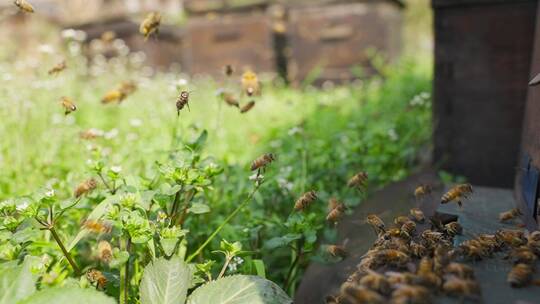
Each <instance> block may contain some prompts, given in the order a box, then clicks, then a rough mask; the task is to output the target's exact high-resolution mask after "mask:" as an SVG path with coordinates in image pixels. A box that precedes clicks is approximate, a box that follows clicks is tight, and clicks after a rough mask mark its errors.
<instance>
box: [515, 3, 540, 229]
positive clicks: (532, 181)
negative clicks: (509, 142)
mask: <svg viewBox="0 0 540 304" xmlns="http://www.w3.org/2000/svg"><path fill="white" fill-rule="evenodd" d="M534 37H535V41H534V48H533V52H532V54H533V58H532V63H531V71H530V77H529V79H531V82H530V87H529V90H528V93H527V105H526V107H525V119H524V123H523V136H522V137H521V153H520V155H521V157H520V163H519V165H518V167H519V170H518V171H517V172H518V174H517V178H516V187H515V197H516V200H517V205H518V207H520V209H521V210H522V213H523V214H524V218H525V219H526V223H527V226H528V228H529V229H530V230H532V229H538V227H540V226H539V224H540V207H539V202H538V198H539V192H538V190H539V189H540V186H539V175H540V173H539V172H540V6H539V7H538V13H537V19H536V31H535V35H534ZM524 85H525V84H524Z"/></svg>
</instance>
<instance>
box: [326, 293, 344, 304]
mask: <svg viewBox="0 0 540 304" xmlns="http://www.w3.org/2000/svg"><path fill="white" fill-rule="evenodd" d="M325 303H326V304H340V303H341V296H334V295H329V296H326V298H325Z"/></svg>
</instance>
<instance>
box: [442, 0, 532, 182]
mask: <svg viewBox="0 0 540 304" xmlns="http://www.w3.org/2000/svg"><path fill="white" fill-rule="evenodd" d="M432 4H433V8H434V12H435V79H434V107H433V108H434V113H433V115H434V129H435V130H434V146H435V147H434V161H435V163H436V164H441V165H442V168H443V169H445V170H448V171H450V172H451V173H453V174H459V175H464V176H465V177H467V178H468V179H469V181H471V182H472V183H474V184H477V185H483V186H494V187H506V188H512V186H513V183H514V176H515V172H516V171H515V167H516V160H517V158H518V150H519V146H520V137H521V130H522V119H523V113H524V107H525V100H526V94H527V87H526V85H525V86H524V84H526V83H527V82H528V80H529V79H528V78H529V68H530V63H531V49H532V46H533V37H534V27H535V19H536V7H537V1H536V0H433V1H432Z"/></svg>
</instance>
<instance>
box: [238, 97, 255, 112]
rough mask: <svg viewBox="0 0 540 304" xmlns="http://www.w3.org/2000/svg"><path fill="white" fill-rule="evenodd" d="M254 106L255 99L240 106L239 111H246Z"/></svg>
mask: <svg viewBox="0 0 540 304" xmlns="http://www.w3.org/2000/svg"><path fill="white" fill-rule="evenodd" d="M254 106H255V101H253V100H252V101H250V102H248V103H246V104H245V105H243V106H242V107H241V108H240V113H247V112H249V111H251V109H253V107H254Z"/></svg>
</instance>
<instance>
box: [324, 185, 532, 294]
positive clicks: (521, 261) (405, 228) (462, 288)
mask: <svg viewBox="0 0 540 304" xmlns="http://www.w3.org/2000/svg"><path fill="white" fill-rule="evenodd" d="M417 190H418V189H417ZM423 190H425V188H424V189H422V191H423ZM471 193H472V187H471V186H470V185H468V184H463V185H459V186H456V187H454V188H452V189H451V190H450V191H448V192H447V193H446V194H444V195H443V197H442V200H441V203H448V202H450V201H456V202H457V203H458V205H460V206H461V198H464V197H466V195H470V194H471ZM417 194H418V191H415V195H417ZM518 214H519V212H518V211H515V210H510V211H508V212H504V213H502V214H501V216H500V220H501V221H507V220H510V219H512V218H514V217H515V216H517V215H518ZM425 221H426V217H425V216H424V214H423V212H422V211H421V210H420V209H417V208H413V209H411V210H410V214H409V215H408V216H404V215H402V216H398V217H396V218H395V219H394V221H393V225H392V226H391V227H387V226H386V225H385V223H384V222H383V220H382V219H380V218H379V217H378V216H377V215H374V214H370V215H368V216H367V218H366V223H368V224H369V225H370V226H371V227H372V228H373V230H374V231H375V233H376V235H377V239H376V240H375V242H374V244H373V245H372V247H371V248H370V249H369V250H368V252H367V253H366V254H365V255H364V256H363V257H362V260H361V261H360V263H359V264H358V265H357V267H356V270H355V271H354V272H353V273H352V274H351V275H350V276H349V277H348V279H347V280H346V281H345V282H344V283H343V284H342V286H341V288H340V292H339V294H337V295H331V296H328V297H327V299H326V303H334V304H337V303H340V304H359V303H396V304H398V303H417V304H423V303H432V302H433V301H434V299H435V298H436V297H437V296H449V297H456V298H459V299H461V300H463V299H469V300H473V301H474V300H480V299H481V296H482V293H481V287H480V284H479V283H478V281H476V279H475V273H474V270H473V268H472V267H471V266H469V265H467V263H468V262H472V261H479V260H483V259H487V258H493V257H495V256H496V255H499V256H500V254H502V255H503V256H504V259H506V260H508V261H509V262H511V263H512V265H513V266H512V269H511V270H510V272H509V273H508V274H507V282H508V284H510V286H512V287H514V288H518V287H524V286H527V285H529V284H531V283H534V284H537V283H536V281H533V274H534V266H535V263H536V261H537V259H538V257H540V231H535V232H531V233H527V232H525V231H523V230H519V229H500V230H498V231H496V232H495V233H494V234H487V233H484V234H478V235H476V236H475V237H474V238H472V239H469V240H466V241H464V242H462V243H461V244H459V245H454V244H455V243H454V238H455V237H456V236H457V235H461V234H462V233H463V227H462V226H461V225H460V224H459V223H458V222H456V221H453V222H449V223H446V224H443V223H442V222H441V220H440V219H438V218H437V217H436V216H434V217H431V218H430V220H429V221H430V223H431V228H430V229H427V230H424V231H419V229H417V224H422V223H424V222H425Z"/></svg>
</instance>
